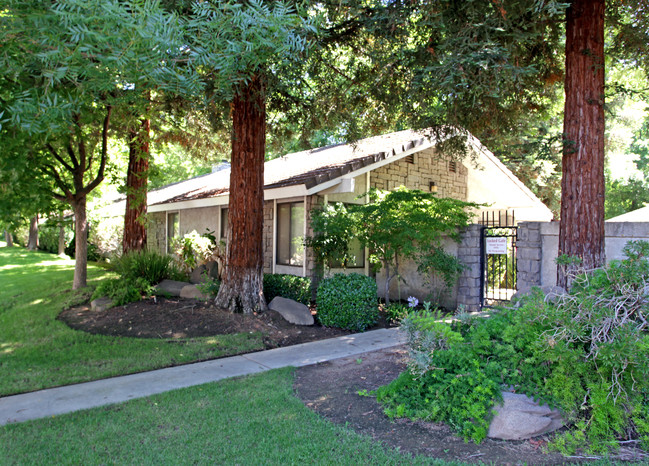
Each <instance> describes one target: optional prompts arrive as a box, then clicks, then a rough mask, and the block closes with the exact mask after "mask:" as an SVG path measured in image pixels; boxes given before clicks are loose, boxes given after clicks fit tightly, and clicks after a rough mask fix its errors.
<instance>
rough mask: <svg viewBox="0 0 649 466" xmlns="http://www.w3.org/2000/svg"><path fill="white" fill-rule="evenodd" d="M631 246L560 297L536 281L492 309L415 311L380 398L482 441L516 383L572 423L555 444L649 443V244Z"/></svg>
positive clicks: (600, 449)
mask: <svg viewBox="0 0 649 466" xmlns="http://www.w3.org/2000/svg"><path fill="white" fill-rule="evenodd" d="M625 252H626V254H627V259H625V260H623V261H613V262H612V263H611V264H609V265H608V266H607V267H605V268H601V269H598V270H595V271H593V272H592V273H590V274H583V275H581V276H578V277H575V278H574V281H573V283H574V286H573V288H572V290H571V292H570V294H566V295H565V296H562V297H559V298H555V300H554V301H553V302H552V301H550V300H546V299H545V297H544V295H543V293H542V292H541V290H539V289H535V290H533V292H532V293H530V294H529V295H527V296H526V297H523V298H522V299H521V301H520V303H521V307H520V308H518V309H500V310H497V311H496V312H494V313H493V314H492V315H491V317H489V318H472V319H468V320H464V321H456V322H453V323H451V324H445V323H443V322H439V321H438V320H437V316H435V315H430V314H429V315H427V314H413V315H409V316H408V317H407V318H406V319H405V320H404V321H403V329H404V330H405V331H406V332H407V334H408V349H409V353H410V360H411V361H410V365H409V368H408V371H406V372H405V373H404V374H402V375H401V376H400V377H399V378H398V379H397V380H395V381H394V382H392V383H391V384H390V385H388V386H386V387H382V388H381V389H379V390H378V391H377V398H378V399H379V400H380V401H381V402H382V403H383V404H384V406H385V409H386V412H387V413H388V414H389V415H391V416H407V417H412V418H418V419H427V420H433V421H444V422H447V423H449V424H450V425H451V426H452V427H454V428H455V429H456V430H457V431H458V432H460V433H461V434H462V435H464V436H465V438H467V439H473V440H475V441H480V440H481V439H482V438H484V435H485V433H486V427H487V426H488V422H489V419H490V416H491V406H492V405H493V403H494V401H495V400H497V399H498V397H499V396H500V391H501V390H502V389H514V390H515V391H516V392H517V393H525V394H527V395H529V396H532V397H533V398H535V399H540V400H541V401H544V402H547V403H549V404H550V405H552V406H556V407H559V408H560V409H561V411H562V412H563V413H564V417H565V418H566V420H567V422H568V425H569V427H570V429H569V431H568V432H567V433H565V434H561V435H559V436H558V437H557V439H556V440H555V441H554V443H553V445H554V448H556V449H559V450H560V451H562V452H563V453H566V454H573V453H574V452H575V450H576V449H577V448H585V449H586V450H587V451H590V452H593V453H604V452H608V451H610V449H612V448H615V447H616V446H617V445H618V443H617V442H618V441H620V440H637V441H639V442H640V445H641V446H642V447H643V448H645V449H646V448H648V447H649V409H648V408H647V406H649V367H648V366H647V363H646V361H647V360H649V334H648V333H647V330H648V328H649V327H648V326H649V315H648V314H649V262H648V261H647V258H646V256H647V254H648V253H649V244H647V243H637V242H629V243H628V245H627V247H626V248H625Z"/></svg>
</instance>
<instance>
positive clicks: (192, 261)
mask: <svg viewBox="0 0 649 466" xmlns="http://www.w3.org/2000/svg"><path fill="white" fill-rule="evenodd" d="M172 247H173V250H174V252H175V253H176V254H177V255H178V257H179V262H180V265H181V267H182V268H183V270H184V271H185V272H187V273H189V272H191V271H192V270H193V269H195V268H196V267H198V266H199V265H201V264H204V263H205V262H207V261H209V260H211V259H213V258H215V257H216V255H218V254H219V249H224V247H225V244H223V243H219V242H217V240H216V237H215V236H214V234H213V233H212V232H210V231H207V232H205V233H203V234H202V235H199V234H198V233H197V232H196V230H194V231H192V232H191V233H187V234H186V235H183V236H182V237H180V238H176V239H174V242H173V245H172Z"/></svg>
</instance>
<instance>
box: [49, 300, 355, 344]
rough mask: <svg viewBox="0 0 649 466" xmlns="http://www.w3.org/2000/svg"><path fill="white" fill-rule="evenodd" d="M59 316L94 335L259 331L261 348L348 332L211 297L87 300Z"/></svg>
mask: <svg viewBox="0 0 649 466" xmlns="http://www.w3.org/2000/svg"><path fill="white" fill-rule="evenodd" d="M59 319H60V320H62V321H63V322H65V323H66V324H67V325H69V326H70V327H72V328H74V329H78V330H83V331H85V332H89V333H93V334H100V335H118V336H126V337H136V338H165V339H168V338H191V337H203V336H212V335H225V334H232V333H242V332H261V333H262V334H263V335H264V343H265V344H266V347H267V348H277V347H280V346H290V345H296V344H298V343H305V342H309V341H315V340H322V339H325V338H333V337H338V336H341V335H349V334H350V333H351V332H348V331H346V330H340V329H335V328H327V327H323V326H321V325H318V324H316V325H313V326H308V327H307V326H300V325H293V324H290V323H288V322H287V321H286V320H284V318H282V316H280V315H279V314H278V313H277V312H274V311H267V312H263V313H260V314H259V315H245V314H231V313H229V312H226V311H224V310H222V309H219V308H217V307H215V306H214V305H213V304H212V303H211V302H203V301H197V300H194V299H184V298H160V297H158V298H151V299H145V300H142V301H139V302H136V303H130V304H126V305H124V306H118V307H114V308H111V309H108V310H106V311H101V312H93V311H91V310H90V306H89V305H84V306H78V307H73V308H70V309H66V310H64V311H63V312H62V313H61V314H60V315H59Z"/></svg>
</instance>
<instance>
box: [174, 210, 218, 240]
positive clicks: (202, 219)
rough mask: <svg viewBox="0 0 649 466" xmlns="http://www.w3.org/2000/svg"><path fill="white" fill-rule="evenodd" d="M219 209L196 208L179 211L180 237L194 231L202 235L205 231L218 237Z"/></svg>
mask: <svg viewBox="0 0 649 466" xmlns="http://www.w3.org/2000/svg"><path fill="white" fill-rule="evenodd" d="M219 214H220V209H219V207H198V208H195V209H183V210H181V211H180V236H184V235H186V234H187V233H191V232H192V231H196V233H198V234H199V235H202V234H203V233H205V232H206V231H210V232H213V233H214V234H215V235H216V236H217V237H218V236H219Z"/></svg>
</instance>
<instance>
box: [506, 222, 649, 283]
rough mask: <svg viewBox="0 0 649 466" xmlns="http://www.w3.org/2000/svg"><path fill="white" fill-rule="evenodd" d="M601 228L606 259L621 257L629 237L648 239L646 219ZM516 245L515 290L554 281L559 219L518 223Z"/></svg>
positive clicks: (648, 225)
mask: <svg viewBox="0 0 649 466" xmlns="http://www.w3.org/2000/svg"><path fill="white" fill-rule="evenodd" d="M604 228H605V234H606V260H607V261H610V260H620V259H623V258H624V255H623V254H622V249H623V248H624V245H625V244H626V243H627V242H628V241H630V240H640V239H642V240H647V241H649V222H606V224H605V225H604ZM516 249H517V267H516V268H517V274H518V278H517V288H518V290H519V291H523V292H525V291H528V290H529V289H530V288H531V287H533V286H541V287H545V286H554V285H556V283H557V268H556V263H555V259H556V258H557V253H558V249H559V222H523V223H521V224H520V225H519V228H518V240H517V242H516Z"/></svg>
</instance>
